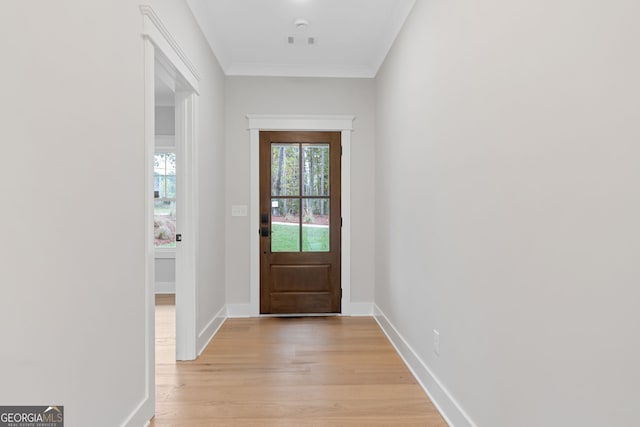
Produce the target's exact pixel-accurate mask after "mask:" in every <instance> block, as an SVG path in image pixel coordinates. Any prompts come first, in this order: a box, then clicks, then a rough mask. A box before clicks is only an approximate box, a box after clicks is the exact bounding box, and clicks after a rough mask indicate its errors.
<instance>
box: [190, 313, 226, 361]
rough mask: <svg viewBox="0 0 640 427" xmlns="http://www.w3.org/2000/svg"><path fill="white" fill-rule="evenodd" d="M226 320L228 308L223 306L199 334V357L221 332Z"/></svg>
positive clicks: (197, 346)
mask: <svg viewBox="0 0 640 427" xmlns="http://www.w3.org/2000/svg"><path fill="white" fill-rule="evenodd" d="M225 320H227V307H226V306H224V305H223V306H222V308H221V309H220V311H218V312H217V313H216V315H215V316H213V318H212V319H211V320H210V321H209V323H207V326H205V327H204V328H203V329H202V331H200V333H199V334H198V338H197V341H196V353H197V355H198V356H200V354H202V352H203V351H204V349H205V348H207V346H208V345H209V342H211V340H212V339H213V337H214V336H215V335H216V334H217V333H218V330H220V327H221V326H222V324H223V323H224V321H225Z"/></svg>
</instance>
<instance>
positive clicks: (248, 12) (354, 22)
mask: <svg viewBox="0 0 640 427" xmlns="http://www.w3.org/2000/svg"><path fill="white" fill-rule="evenodd" d="M187 3H188V4H189V7H190V8H191V10H192V12H193V15H194V16H195V18H196V20H197V21H198V24H199V25H200V28H201V29H202V32H203V33H204V35H205V37H206V38H207V40H208V41H209V44H210V45H211V48H212V50H213V52H214V53H215V55H216V57H217V58H218V61H219V62H220V65H221V66H222V68H223V70H224V72H225V73H226V74H227V75H231V76H234V75H235V76H304V77H374V76H375V75H376V73H377V71H378V68H379V67H380V65H381V64H382V62H383V61H384V58H385V56H386V54H387V52H388V51H389V49H390V48H391V45H392V44H393V41H394V40H395V38H396V36H397V34H398V32H399V31H400V28H402V25H403V23H404V21H405V19H406V17H407V16H408V14H409V12H410V11H411V8H412V7H413V4H414V3H415V0H187ZM297 19H305V20H306V21H308V26H307V27H306V28H298V27H296V25H295V24H294V22H295V21H296V20H297ZM290 38H291V39H290ZM310 38H312V40H311V42H312V43H310V41H309V39H310ZM291 42H292V43H291Z"/></svg>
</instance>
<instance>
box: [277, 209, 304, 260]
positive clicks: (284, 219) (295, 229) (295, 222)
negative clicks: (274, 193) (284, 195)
mask: <svg viewBox="0 0 640 427" xmlns="http://www.w3.org/2000/svg"><path fill="white" fill-rule="evenodd" d="M271 252H300V200H299V199H276V198H272V199H271Z"/></svg>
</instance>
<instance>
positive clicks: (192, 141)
mask: <svg viewBox="0 0 640 427" xmlns="http://www.w3.org/2000/svg"><path fill="white" fill-rule="evenodd" d="M140 13H141V14H142V16H143V29H142V33H141V35H142V39H143V44H144V165H143V167H144V183H145V184H144V191H145V193H144V195H141V196H142V197H143V198H144V206H145V219H144V223H145V230H144V238H145V254H144V259H145V280H144V296H145V298H144V300H145V303H144V319H145V327H144V335H145V344H144V345H145V360H144V367H145V370H144V372H145V389H144V396H143V397H142V400H141V401H140V403H139V405H138V406H137V407H136V408H135V410H134V411H133V412H132V414H131V415H130V416H129V417H128V418H127V419H126V420H125V421H124V423H123V425H125V426H129V425H131V426H133V425H145V423H146V424H148V421H149V420H150V419H151V418H152V417H153V416H154V414H155V407H156V399H155V395H156V380H155V363H156V362H155V360H156V358H155V256H156V251H155V245H154V238H153V237H154V233H153V207H154V199H153V190H154V180H153V158H154V153H155V145H156V144H155V73H156V62H157V61H162V63H163V64H164V65H165V66H169V68H170V69H171V70H172V71H175V79H176V146H178V147H181V148H180V149H181V150H182V153H181V157H182V158H183V167H182V169H184V170H183V176H182V179H183V180H184V181H185V183H187V185H189V188H188V191H186V192H185V194H184V195H183V199H182V204H183V206H182V207H179V208H180V209H181V211H183V212H181V213H179V214H182V215H184V216H185V219H186V221H187V223H188V224H190V226H189V233H191V234H192V235H193V236H197V231H198V224H197V222H194V221H193V220H192V219H193V218H195V217H196V211H195V210H194V208H196V207H197V206H196V204H195V202H196V201H197V187H195V186H194V185H193V184H195V182H196V177H197V175H196V174H195V173H196V170H195V161H194V160H195V155H194V154H193V153H194V150H195V147H196V121H195V117H196V116H197V114H196V106H197V103H196V99H197V96H198V95H199V89H198V82H199V80H200V75H199V73H198V71H197V69H196V68H195V67H194V65H193V63H191V61H189V59H188V57H187V56H186V55H185V53H184V51H182V49H181V48H180V46H179V45H178V44H177V42H176V41H175V39H174V38H173V36H172V35H171V33H170V32H169V31H168V30H167V28H166V26H165V25H164V24H163V23H162V21H161V20H160V18H159V17H158V15H157V14H156V13H155V12H154V10H153V8H151V7H150V6H147V5H142V6H140ZM165 68H166V67H165ZM178 129H180V131H178ZM189 183H190V184H189ZM195 249H196V240H195V239H186V240H185V241H183V242H182V247H181V248H176V263H177V262H178V259H179V258H180V259H182V262H183V263H184V265H185V266H188V268H189V269H193V271H186V270H185V271H184V273H180V274H181V277H178V276H176V296H177V295H180V300H179V301H178V299H177V298H176V325H177V327H176V356H178V355H180V356H182V357H185V358H190V357H191V356H193V357H191V358H193V359H195V357H196V342H197V340H196V338H197V336H196V314H197V313H196V307H197V306H196V283H195V279H196V278H195V263H196V259H195V254H196V251H195ZM176 267H177V265H176ZM183 270H184V269H183ZM176 274H178V272H177V271H176ZM183 275H184V277H183ZM185 279H186V280H185ZM178 318H180V319H181V320H180V321H178Z"/></svg>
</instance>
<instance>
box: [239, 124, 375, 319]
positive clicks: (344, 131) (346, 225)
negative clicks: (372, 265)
mask: <svg viewBox="0 0 640 427" xmlns="http://www.w3.org/2000/svg"><path fill="white" fill-rule="evenodd" d="M246 117H247V119H248V121H249V132H250V143H251V149H250V155H251V159H250V170H251V172H250V180H251V192H250V205H249V218H250V220H249V231H250V236H251V243H250V250H251V256H250V279H249V281H250V284H249V289H250V300H249V301H250V302H249V312H248V313H234V314H237V315H240V316H242V315H244V316H261V314H260V236H259V234H258V229H259V226H260V131H261V130H262V131H294V130H295V131H311V132H313V131H333V132H340V133H341V138H342V157H341V159H340V165H341V173H342V185H341V193H342V194H341V205H342V253H341V270H340V274H341V281H342V315H347V316H349V315H368V314H371V313H370V307H369V305H368V304H358V303H352V302H351V133H352V132H353V121H354V120H355V118H356V116H355V115H262V114H248V115H247V116H246Z"/></svg>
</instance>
